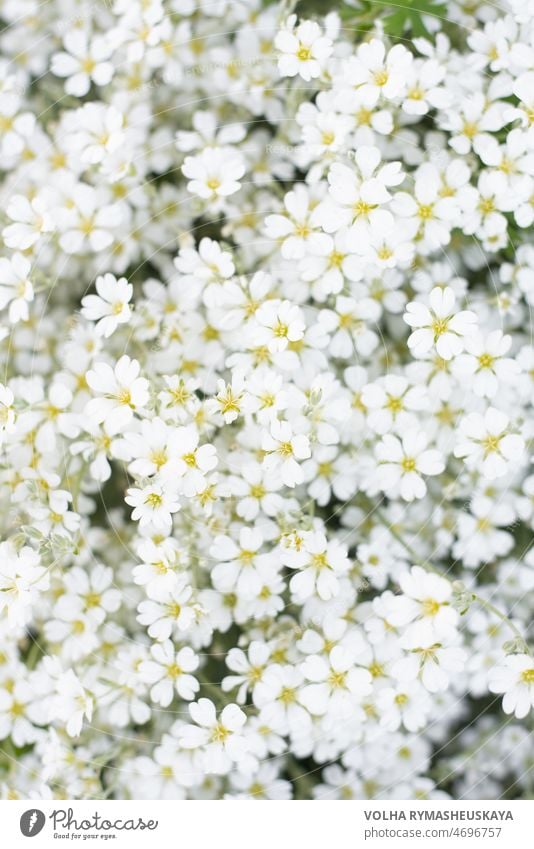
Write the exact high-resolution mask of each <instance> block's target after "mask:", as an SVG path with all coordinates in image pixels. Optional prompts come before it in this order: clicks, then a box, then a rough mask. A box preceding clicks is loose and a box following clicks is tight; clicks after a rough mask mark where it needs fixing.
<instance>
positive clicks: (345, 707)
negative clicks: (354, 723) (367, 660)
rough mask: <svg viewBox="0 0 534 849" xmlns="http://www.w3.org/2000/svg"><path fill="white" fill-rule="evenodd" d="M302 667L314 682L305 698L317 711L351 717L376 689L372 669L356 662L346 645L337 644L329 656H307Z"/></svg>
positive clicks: (303, 691) (302, 697)
mask: <svg viewBox="0 0 534 849" xmlns="http://www.w3.org/2000/svg"><path fill="white" fill-rule="evenodd" d="M302 668H303V672H304V675H305V676H306V678H307V679H308V681H312V682H314V683H312V684H308V685H307V686H306V687H304V688H303V690H302V693H301V701H302V704H303V705H304V706H305V707H307V708H308V710H309V711H310V713H312V714H314V715H319V716H321V715H323V714H325V713H329V714H330V715H331V716H333V717H339V718H348V717H349V716H350V715H351V713H353V711H354V707H355V705H357V704H359V703H360V702H361V701H363V699H364V697H365V696H367V695H368V694H369V693H370V692H371V689H372V687H371V684H372V680H373V679H372V677H371V673H370V672H368V671H367V669H362V668H360V667H357V666H355V665H354V661H353V658H352V656H351V653H350V652H349V651H347V650H346V649H344V648H342V646H335V647H334V648H333V649H332V651H331V652H330V654H329V656H328V660H327V659H326V658H324V657H320V656H318V655H312V656H311V657H307V658H306V660H305V661H304V663H303V667H302Z"/></svg>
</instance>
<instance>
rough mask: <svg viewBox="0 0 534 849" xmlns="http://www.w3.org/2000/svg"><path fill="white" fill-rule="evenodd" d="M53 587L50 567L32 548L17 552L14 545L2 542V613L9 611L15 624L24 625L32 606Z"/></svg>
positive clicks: (0, 559) (0, 586) (0, 589)
mask: <svg viewBox="0 0 534 849" xmlns="http://www.w3.org/2000/svg"><path fill="white" fill-rule="evenodd" d="M48 586H49V577H48V571H47V569H46V567H44V566H42V565H41V561H40V558H39V555H38V554H37V552H36V551H34V550H33V549H31V548H30V547H29V546H24V547H23V548H21V550H20V551H16V549H15V548H14V547H13V545H12V544H11V543H10V542H1V543H0V610H4V609H7V617H8V621H9V623H10V624H11V625H24V624H25V623H26V622H27V621H28V619H29V618H30V612H31V606H32V604H34V603H35V602H37V600H38V599H39V597H40V594H41V592H43V591H44V590H46V589H47V588H48Z"/></svg>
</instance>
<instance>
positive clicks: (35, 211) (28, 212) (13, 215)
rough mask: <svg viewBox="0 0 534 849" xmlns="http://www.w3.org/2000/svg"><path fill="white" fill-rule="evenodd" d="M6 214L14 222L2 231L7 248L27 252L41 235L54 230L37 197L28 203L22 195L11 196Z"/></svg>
mask: <svg viewBox="0 0 534 849" xmlns="http://www.w3.org/2000/svg"><path fill="white" fill-rule="evenodd" d="M6 214H7V217H8V218H10V219H11V220H12V221H13V222H14V223H13V224H8V225H7V227H4V229H3V230H2V237H3V239H4V242H5V243H6V245H7V246H8V248H17V249H19V250H22V251H24V250H27V248H31V247H32V246H33V245H35V243H36V242H37V241H38V240H39V238H40V236H41V233H50V232H51V231H52V230H53V229H54V223H53V221H52V218H51V217H50V214H49V212H48V209H47V207H46V204H45V202H44V201H43V200H42V199H41V198H39V197H34V198H33V199H32V200H31V201H30V200H28V198H26V197H24V195H13V196H12V197H11V200H10V201H9V203H8V205H7V209H6Z"/></svg>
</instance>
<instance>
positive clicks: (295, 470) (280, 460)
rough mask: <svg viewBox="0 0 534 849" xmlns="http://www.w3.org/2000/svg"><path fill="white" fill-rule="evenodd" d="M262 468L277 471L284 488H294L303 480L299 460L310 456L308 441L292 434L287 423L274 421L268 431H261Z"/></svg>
mask: <svg viewBox="0 0 534 849" xmlns="http://www.w3.org/2000/svg"><path fill="white" fill-rule="evenodd" d="M261 447H262V450H263V451H265V452H266V453H265V457H264V459H263V466H264V468H265V469H267V471H270V472H271V471H275V470H276V471H277V472H278V473H279V475H280V477H281V478H282V481H283V482H284V484H285V485H286V486H290V487H293V486H296V485H297V484H299V483H302V481H303V480H304V473H303V471H302V468H301V466H300V465H299V463H298V461H299V460H307V459H308V457H310V456H311V450H310V441H309V439H308V437H307V436H304V434H294V433H293V431H292V429H291V425H290V424H289V422H283V421H282V422H281V421H278V419H275V420H274V421H273V422H272V423H271V427H270V429H269V430H268V431H263V435H262V441H261Z"/></svg>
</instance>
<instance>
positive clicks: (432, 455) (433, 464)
mask: <svg viewBox="0 0 534 849" xmlns="http://www.w3.org/2000/svg"><path fill="white" fill-rule="evenodd" d="M427 446H428V437H427V436H426V434H425V433H424V431H418V430H415V429H411V430H409V431H407V432H406V433H405V434H403V436H402V439H399V438H398V437H396V436H393V434H386V435H385V436H383V437H382V440H381V442H379V443H378V445H377V446H376V449H375V454H376V458H377V461H378V466H377V468H376V471H375V472H374V473H373V475H372V476H371V478H370V479H369V484H370V487H371V490H372V491H373V490H375V489H376V488H378V489H382V490H383V491H384V492H385V493H386V494H387V495H388V496H390V497H395V496H396V495H397V494H398V495H400V496H401V498H403V499H404V500H405V501H413V499H414V498H423V496H424V495H425V493H426V491H427V488H426V483H425V481H424V479H423V475H439V474H441V472H442V471H443V470H444V468H445V463H444V462H443V456H442V454H441V453H440V452H439V451H437V450H436V449H434V448H428V447H427Z"/></svg>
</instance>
